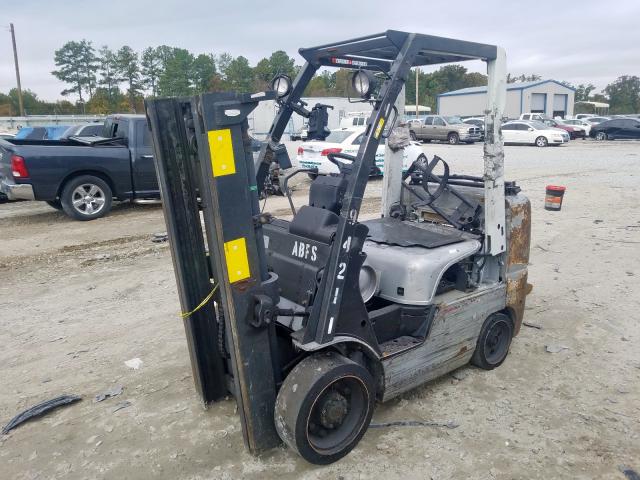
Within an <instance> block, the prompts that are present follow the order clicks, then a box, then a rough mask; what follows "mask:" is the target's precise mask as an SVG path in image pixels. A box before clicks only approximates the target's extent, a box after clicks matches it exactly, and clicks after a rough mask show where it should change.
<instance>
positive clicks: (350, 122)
mask: <svg viewBox="0 0 640 480" xmlns="http://www.w3.org/2000/svg"><path fill="white" fill-rule="evenodd" d="M369 115H371V112H370V111H369V112H349V113H347V114H346V116H344V117H343V118H342V119H341V120H340V128H351V127H364V126H365V125H366V124H367V119H368V118H369Z"/></svg>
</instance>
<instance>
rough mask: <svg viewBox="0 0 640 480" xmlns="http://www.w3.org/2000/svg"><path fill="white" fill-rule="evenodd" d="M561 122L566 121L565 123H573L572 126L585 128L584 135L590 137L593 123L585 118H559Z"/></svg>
mask: <svg viewBox="0 0 640 480" xmlns="http://www.w3.org/2000/svg"><path fill="white" fill-rule="evenodd" d="M558 121H559V122H560V123H564V124H565V125H571V126H572V127H576V128H581V129H582V130H584V136H585V137H588V136H589V132H590V131H591V124H590V123H589V122H586V121H584V120H580V119H577V118H565V119H564V120H558Z"/></svg>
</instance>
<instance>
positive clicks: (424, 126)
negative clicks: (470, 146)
mask: <svg viewBox="0 0 640 480" xmlns="http://www.w3.org/2000/svg"><path fill="white" fill-rule="evenodd" d="M409 133H410V135H411V139H412V140H424V141H425V142H430V141H431V140H442V141H446V142H449V143H450V144H451V145H457V144H458V143H460V142H465V143H474V142H479V141H480V139H481V137H482V134H481V131H480V128H478V127H476V126H475V125H469V124H468V123H464V122H463V121H462V119H461V118H460V117H455V116H444V115H427V116H426V117H425V118H424V120H411V121H410V122H409Z"/></svg>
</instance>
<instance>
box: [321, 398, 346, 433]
mask: <svg viewBox="0 0 640 480" xmlns="http://www.w3.org/2000/svg"><path fill="white" fill-rule="evenodd" d="M348 413H349V402H348V401H347V399H346V398H345V397H344V395H342V394H341V393H339V392H337V391H335V390H333V391H331V392H329V393H328V394H327V396H326V398H325V400H324V403H323V405H322V409H321V410H320V424H321V425H322V426H323V427H324V428H328V429H334V428H336V427H338V426H340V425H342V422H343V421H344V419H345V417H346V416H347V414H348Z"/></svg>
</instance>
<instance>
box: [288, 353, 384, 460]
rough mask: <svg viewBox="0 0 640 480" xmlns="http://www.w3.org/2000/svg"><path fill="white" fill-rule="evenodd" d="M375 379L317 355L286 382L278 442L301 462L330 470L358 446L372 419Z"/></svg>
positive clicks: (332, 356)
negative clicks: (289, 449) (283, 444)
mask: <svg viewBox="0 0 640 480" xmlns="http://www.w3.org/2000/svg"><path fill="white" fill-rule="evenodd" d="M374 403H375V391H374V382H373V378H372V377H371V374H370V373H369V371H368V370H367V369H366V368H364V367H363V366H362V365H360V364H358V363H355V362H353V361H351V360H349V359H348V358H346V357H344V356H342V355H340V354H338V353H335V352H322V353H316V354H313V355H311V356H309V357H307V358H305V359H304V360H302V361H301V362H300V363H299V364H298V365H296V367H295V368H294V369H293V370H292V371H291V373H289V375H288V376H287V378H286V379H285V381H284V383H283V384H282V387H281V388H280V391H279V392H278V397H277V399H276V407H275V424H276V430H277V431H278V435H280V438H282V440H283V441H284V442H285V443H286V444H287V445H288V446H289V447H290V448H291V449H293V450H295V451H297V452H298V453H299V454H300V455H301V456H302V458H304V459H305V460H307V461H308V462H310V463H313V464H316V465H327V464H329V463H333V462H335V461H336V460H339V459H341V458H342V457H344V456H345V455H347V454H348V453H349V452H350V451H351V450H352V449H353V448H354V447H355V446H356V445H357V443H358V442H359V441H360V439H361V438H362V436H363V435H364V433H365V432H366V430H367V427H368V426H369V423H370V422H371V416H372V415H373V408H374Z"/></svg>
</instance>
